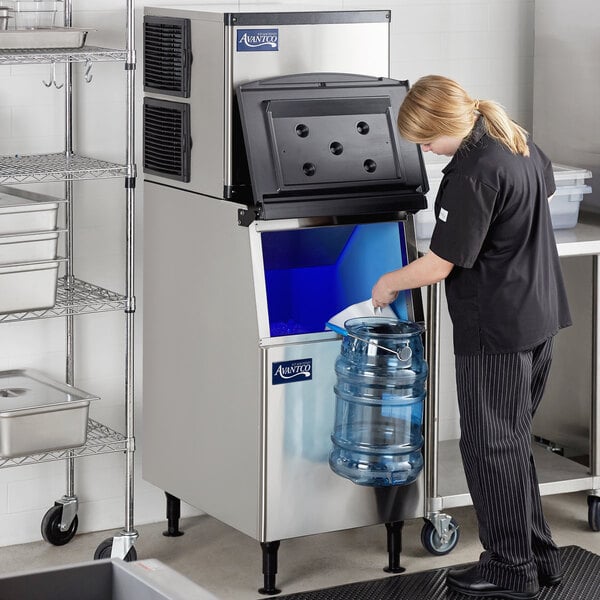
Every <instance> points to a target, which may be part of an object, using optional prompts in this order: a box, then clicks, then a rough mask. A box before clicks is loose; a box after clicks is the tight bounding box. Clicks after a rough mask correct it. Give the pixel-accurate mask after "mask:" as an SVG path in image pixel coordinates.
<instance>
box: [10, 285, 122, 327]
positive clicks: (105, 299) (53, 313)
mask: <svg viewBox="0 0 600 600" xmlns="http://www.w3.org/2000/svg"><path fill="white" fill-rule="evenodd" d="M126 306H127V298H126V297H125V296H123V295H121V294H117V293H116V292H111V291H109V290H106V289H104V288H101V287H98V286H97V285H93V284H91V283H87V282H85V281H82V280H81V279H72V280H71V282H68V281H67V279H66V277H61V278H59V280H58V283H57V288H56V303H55V305H54V306H53V307H52V308H46V309H42V310H32V311H27V312H19V313H7V314H1V315H0V323H9V322H14V321H30V320H33V319H47V318H50V317H67V316H70V315H82V314H89V313H98V312H107V311H112V310H124V309H125V308H126Z"/></svg>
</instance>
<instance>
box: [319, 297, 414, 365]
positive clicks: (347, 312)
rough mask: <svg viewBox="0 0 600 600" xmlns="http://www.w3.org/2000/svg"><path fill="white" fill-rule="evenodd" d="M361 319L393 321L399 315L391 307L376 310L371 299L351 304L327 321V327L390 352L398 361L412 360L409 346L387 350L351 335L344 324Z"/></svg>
mask: <svg viewBox="0 0 600 600" xmlns="http://www.w3.org/2000/svg"><path fill="white" fill-rule="evenodd" d="M361 317H388V318H392V319H397V318H398V315H396V313H395V312H394V311H393V309H392V307H391V306H389V305H388V306H386V307H384V308H375V307H374V306H373V302H372V300H371V298H369V299H368V300H365V301H364V302H358V303H357V304H351V305H350V306H348V307H347V308H345V309H344V310H342V311H341V312H339V313H337V314H336V315H334V316H333V317H331V319H329V321H327V325H326V327H327V328H328V329H331V330H332V331H335V332H336V333H339V334H341V335H344V336H350V337H353V338H355V339H357V340H359V341H361V342H365V343H366V344H371V345H372V346H377V347H378V348H381V349H382V350H385V351H386V352H390V353H391V354H395V355H396V356H397V357H398V360H401V361H406V360H410V357H411V356H412V351H411V349H410V347H409V346H405V347H404V348H402V350H400V351H398V350H393V349H392V348H387V347H386V346H382V345H381V344H378V343H377V342H376V341H375V340H365V339H363V338H360V337H358V336H357V335H355V334H353V333H349V332H348V331H347V330H346V328H345V327H344V324H345V323H346V321H348V320H349V319H355V318H361Z"/></svg>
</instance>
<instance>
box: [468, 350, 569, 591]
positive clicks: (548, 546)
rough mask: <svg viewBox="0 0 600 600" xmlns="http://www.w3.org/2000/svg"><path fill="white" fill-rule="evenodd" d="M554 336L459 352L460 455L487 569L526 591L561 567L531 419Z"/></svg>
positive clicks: (486, 573) (499, 581) (495, 579)
mask: <svg viewBox="0 0 600 600" xmlns="http://www.w3.org/2000/svg"><path fill="white" fill-rule="evenodd" d="M551 362H552V339H549V340H547V341H545V342H543V343H542V344H540V345H539V346H537V347H535V348H533V349H532V350H528V351H525V352H514V353H510V354H485V353H482V354H476V355H457V356H456V381H457V389H458V404H459V409H460V426H461V440H460V451H461V455H462V460H463V465H464V468H465V474H466V477H467V483H468V485H469V491H470V493H471V498H472V499H473V506H474V508H475V511H476V514H477V521H478V524H479V537H480V540H481V543H482V545H483V548H484V552H483V554H482V555H481V558H480V562H479V566H480V572H481V575H482V577H483V578H484V579H485V580H486V581H489V582H490V583H493V584H495V585H499V586H501V587H504V588H509V589H512V590H515V591H523V590H524V589H525V586H526V585H527V584H528V583H531V582H533V581H535V580H537V577H538V572H539V573H542V574H550V573H557V572H558V571H559V570H560V557H559V552H558V548H557V547H556V545H555V544H554V542H553V541H552V536H551V533H550V529H549V527H548V524H547V523H546V520H545V519H544V515H543V513H542V504H541V500H540V494H539V488H538V481H537V475H536V470H535V464H534V461H533V456H532V453H531V422H532V419H533V415H534V414H535V411H536V409H537V407H538V406H539V403H540V400H541V399H542V395H543V393H544V388H545V386H546V381H547V379H548V373H549V371H550V364H551Z"/></svg>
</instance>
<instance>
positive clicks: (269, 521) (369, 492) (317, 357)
mask: <svg viewBox="0 0 600 600" xmlns="http://www.w3.org/2000/svg"><path fill="white" fill-rule="evenodd" d="M339 350H340V341H339V340H325V341H321V342H311V343H306V344H286V345H282V346H271V347H269V348H267V349H266V350H265V353H266V360H265V366H264V368H265V380H266V383H267V387H266V418H265V427H266V436H267V439H266V460H265V466H266V488H265V498H264V507H263V513H262V524H261V541H267V540H277V539H285V538H290V537H295V536H300V535H308V534H312V533H321V532H326V531H336V530H339V529H347V528H351V527H359V526H365V525H373V524H377V523H385V522H389V521H398V520H402V519H409V518H415V517H419V516H423V503H424V499H423V476H422V475H421V476H420V477H419V479H418V480H417V482H415V483H414V484H413V485H409V486H406V487H404V486H396V487H387V488H383V487H382V488H373V487H367V486H359V485H355V484H354V483H352V482H351V481H349V480H347V479H344V478H342V477H340V476H339V475H336V474H335V473H334V472H333V471H331V469H330V468H329V464H328V456H329V449H330V443H331V442H330V435H331V430H332V428H333V422H334V410H335V396H334V393H333V385H334V382H335V372H334V363H335V359H336V357H337V355H338V354H339ZM307 358H311V359H312V366H313V368H312V380H307V381H296V382H292V383H286V384H278V385H273V383H272V378H271V372H272V365H273V363H276V362H280V361H287V360H300V359H307Z"/></svg>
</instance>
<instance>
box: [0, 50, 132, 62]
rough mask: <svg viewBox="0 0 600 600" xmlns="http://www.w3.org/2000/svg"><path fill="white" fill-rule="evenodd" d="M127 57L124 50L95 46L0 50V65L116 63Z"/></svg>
mask: <svg viewBox="0 0 600 600" xmlns="http://www.w3.org/2000/svg"><path fill="white" fill-rule="evenodd" d="M126 57H127V52H126V51H125V50H113V49H111V48H100V47H97V46H84V47H83V48H64V49H63V48H18V49H10V50H8V49H3V50H0V64H13V65H14V64H34V63H59V62H111V61H114V62H118V61H124V60H125V59H126Z"/></svg>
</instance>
